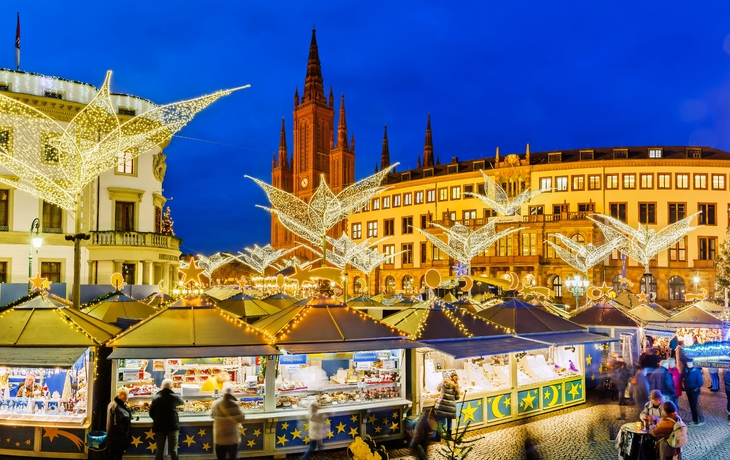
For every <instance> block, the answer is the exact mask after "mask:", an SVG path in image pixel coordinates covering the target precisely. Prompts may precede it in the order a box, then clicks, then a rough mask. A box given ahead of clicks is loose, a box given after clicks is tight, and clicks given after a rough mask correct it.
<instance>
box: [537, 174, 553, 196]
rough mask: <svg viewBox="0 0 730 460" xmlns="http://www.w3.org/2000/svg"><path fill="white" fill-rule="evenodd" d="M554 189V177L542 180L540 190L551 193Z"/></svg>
mask: <svg viewBox="0 0 730 460" xmlns="http://www.w3.org/2000/svg"><path fill="white" fill-rule="evenodd" d="M552 189H553V178H552V177H543V178H542V179H540V190H542V191H544V192H549V191H550V190H552Z"/></svg>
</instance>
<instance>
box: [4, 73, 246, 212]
mask: <svg viewBox="0 0 730 460" xmlns="http://www.w3.org/2000/svg"><path fill="white" fill-rule="evenodd" d="M110 78H111V72H107V74H106V78H105V80H104V84H103V85H102V87H101V89H99V92H98V93H97V94H96V96H95V97H94V98H93V99H92V101H91V102H90V103H89V104H88V105H86V106H85V107H83V108H82V109H81V110H80V111H79V112H78V113H77V114H76V116H75V117H74V118H73V119H72V120H71V122H70V123H69V124H68V125H67V126H65V127H63V126H61V125H60V124H59V123H58V122H56V121H55V120H53V119H52V118H50V117H48V116H47V115H45V114H44V113H42V112H41V111H39V110H37V109H35V108H34V107H32V106H30V105H28V104H25V103H23V102H20V101H19V100H15V99H13V98H11V97H8V96H5V95H2V94H0V126H10V127H12V128H13V133H14V135H13V137H14V139H15V141H16V142H14V144H13V145H10V146H8V147H7V149H6V148H3V147H2V146H0V166H2V167H4V168H5V169H7V170H8V171H9V172H10V174H12V175H14V176H16V177H17V179H15V178H12V177H8V176H0V183H3V184H6V185H10V186H12V187H16V188H18V189H20V190H23V191H26V192H28V193H30V194H32V195H34V196H36V197H38V198H39V199H42V200H45V201H47V202H49V203H53V204H55V205H57V206H59V207H61V208H62V209H65V210H67V211H69V212H72V213H73V212H75V208H76V206H77V205H78V204H79V203H80V200H81V193H82V191H83V189H84V187H85V186H86V185H87V184H89V183H90V182H91V181H93V180H94V179H96V177H97V176H99V175H100V174H102V173H103V172H105V171H108V170H110V169H113V168H114V167H116V166H117V164H118V163H119V155H120V154H121V153H124V154H125V159H127V160H131V159H134V158H136V157H137V156H139V155H142V154H143V153H146V152H149V151H151V150H153V149H155V148H160V147H162V146H164V145H166V144H167V143H168V142H169V141H170V139H172V136H173V135H174V134H175V133H176V132H178V131H179V130H180V129H182V128H183V126H185V125H186V124H187V123H188V122H189V121H190V120H192V119H193V117H194V116H195V115H196V114H197V113H198V112H200V111H201V110H203V109H204V108H206V107H207V106H208V105H210V104H211V103H212V102H214V101H215V100H217V99H219V98H220V97H223V96H226V95H228V94H231V93H232V92H233V91H236V90H238V89H241V88H235V89H231V90H225V91H218V92H216V93H213V94H210V95H208V96H202V97H198V98H195V99H190V100H187V101H182V102H177V103H173V104H168V105H162V106H158V107H155V108H154V109H152V110H149V111H147V112H144V113H142V114H139V115H137V116H135V117H133V118H132V119H130V120H128V121H125V122H124V123H120V121H119V118H118V117H117V114H116V110H115V107H114V105H113V104H112V102H111V97H110V91H109V80H110ZM75 217H78V216H76V215H75ZM77 220H78V219H77Z"/></svg>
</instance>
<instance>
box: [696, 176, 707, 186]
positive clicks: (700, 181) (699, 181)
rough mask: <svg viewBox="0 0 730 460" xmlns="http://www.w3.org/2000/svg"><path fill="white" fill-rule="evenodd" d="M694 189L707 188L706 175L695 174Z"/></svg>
mask: <svg viewBox="0 0 730 460" xmlns="http://www.w3.org/2000/svg"><path fill="white" fill-rule="evenodd" d="M695 188H696V189H706V188H707V174H695Z"/></svg>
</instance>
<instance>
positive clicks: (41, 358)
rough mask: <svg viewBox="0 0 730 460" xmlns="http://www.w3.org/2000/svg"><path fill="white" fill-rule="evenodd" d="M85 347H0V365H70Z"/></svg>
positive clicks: (76, 359)
mask: <svg viewBox="0 0 730 460" xmlns="http://www.w3.org/2000/svg"><path fill="white" fill-rule="evenodd" d="M85 351H86V348H81V347H69V348H43V347H27V348H19V347H0V365H2V366H20V367H71V366H73V365H74V363H75V362H76V361H78V359H79V357H81V355H82V354H83V353H84V352H85Z"/></svg>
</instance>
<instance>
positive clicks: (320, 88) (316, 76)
mask: <svg viewBox="0 0 730 460" xmlns="http://www.w3.org/2000/svg"><path fill="white" fill-rule="evenodd" d="M305 101H323V102H324V101H325V98H324V82H323V80H322V66H321V64H320V62H319V48H318V47H317V31H316V30H315V29H314V28H312V41H311V43H310V44H309V60H308V61H307V76H306V77H305V78H304V94H303V96H302V102H305Z"/></svg>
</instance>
